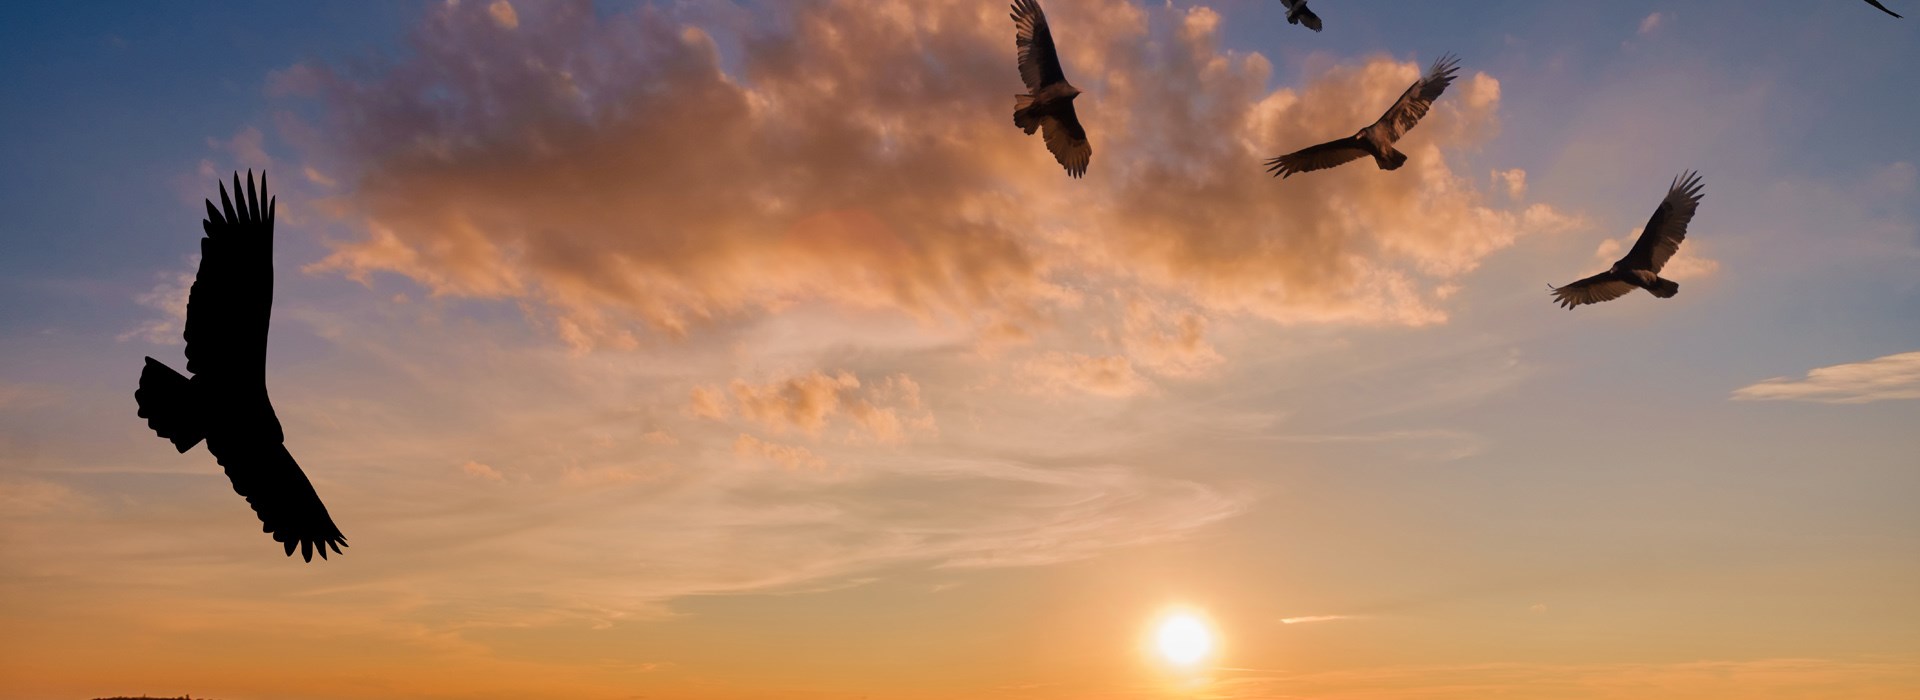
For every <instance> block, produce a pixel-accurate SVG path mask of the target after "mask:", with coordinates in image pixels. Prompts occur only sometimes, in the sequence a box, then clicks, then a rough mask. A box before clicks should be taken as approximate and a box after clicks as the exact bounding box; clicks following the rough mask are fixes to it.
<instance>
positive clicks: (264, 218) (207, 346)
mask: <svg viewBox="0 0 1920 700" xmlns="http://www.w3.org/2000/svg"><path fill="white" fill-rule="evenodd" d="M233 196H234V199H239V200H240V202H239V206H238V207H235V205H234V202H233V200H232V199H229V198H228V197H227V188H226V185H221V186H220V208H218V209H216V208H214V206H213V200H207V218H206V220H204V221H202V222H200V227H201V228H202V229H203V230H205V231H206V234H207V237H206V238H202V239H200V270H199V272H198V273H196V274H195V275H194V279H193V288H192V290H191V291H189V292H188V293H187V324H186V332H185V335H186V339H187V371H188V372H190V373H193V374H195V375H200V374H207V373H212V374H214V375H216V376H222V377H226V378H232V379H234V380H236V381H244V382H248V383H252V382H256V381H257V382H258V383H259V384H260V385H261V386H262V387H264V386H265V385H266V381H267V376H266V371H267V317H268V315H269V314H270V313H271V312H272V308H273V214H274V207H275V200H274V199H272V198H271V195H269V194H267V180H266V176H265V174H264V173H263V174H262V175H261V178H260V190H259V192H257V193H256V192H255V191H254V188H253V172H252V171H248V172H247V186H246V189H245V190H242V189H240V174H239V173H234V175H233ZM262 199H265V203H266V206H264V207H262V206H261V201H262ZM224 381H225V380H224V379H223V383H224ZM263 391H264V389H263Z"/></svg>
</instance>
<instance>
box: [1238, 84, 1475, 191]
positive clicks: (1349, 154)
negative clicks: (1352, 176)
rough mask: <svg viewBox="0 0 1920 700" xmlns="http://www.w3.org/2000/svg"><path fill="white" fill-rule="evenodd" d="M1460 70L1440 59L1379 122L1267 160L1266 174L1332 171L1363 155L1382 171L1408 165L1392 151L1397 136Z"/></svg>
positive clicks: (1285, 175) (1409, 127)
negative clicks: (1327, 169) (1334, 138)
mask: <svg viewBox="0 0 1920 700" xmlns="http://www.w3.org/2000/svg"><path fill="white" fill-rule="evenodd" d="M1459 69H1460V61H1459V59H1456V58H1454V57H1453V55H1452V54H1448V55H1445V56H1441V57H1440V60H1438V61H1434V62H1433V67H1431V68H1428V69H1427V74H1426V75H1425V76H1423V77H1421V78H1420V79H1419V80H1415V81H1413V85H1411V86H1408V87H1407V91H1406V92H1404V93H1401V94H1400V99H1399V100H1397V101H1395V102H1394V103H1393V106H1392V107H1390V108H1388V109H1387V113H1386V114H1382V115H1380V119H1379V120H1377V121H1375V122H1374V123H1372V124H1369V125H1367V127H1366V128H1364V129H1361V130H1360V131H1359V132H1357V133H1355V134H1354V135H1352V136H1348V137H1346V138H1344V139H1340V140H1338V141H1328V142H1326V143H1323V144H1320V145H1318V146H1311V147H1308V148H1304V149H1301V150H1298V151H1294V152H1292V153H1288V154H1286V155H1284V156H1280V157H1278V158H1274V159H1272V160H1269V161H1267V172H1269V173H1272V174H1274V175H1277V176H1279V177H1281V178H1283V179H1284V178H1288V177H1292V176H1293V174H1294V173H1304V172H1307V171H1310V170H1321V169H1325V168H1331V167H1333V166H1336V165H1340V164H1342V163H1346V162H1348V161H1353V160H1358V159H1360V158H1361V157H1364V156H1373V162H1374V164H1376V165H1379V166H1380V169H1381V170H1397V169H1399V168H1400V166H1402V165H1405V164H1406V163H1407V154H1405V153H1401V152H1399V151H1397V150H1394V148H1393V144H1394V142H1395V141H1399V140H1400V137H1402V136H1405V135H1407V132H1408V131H1411V130H1413V125H1415V124H1418V123H1420V118H1421V117H1424V116H1427V110H1428V109H1430V108H1431V107H1432V106H1433V101H1434V100H1437V99H1440V93H1442V92H1445V91H1446V89H1447V86H1448V85H1452V84H1453V76H1454V72H1455V71H1458V70H1459Z"/></svg>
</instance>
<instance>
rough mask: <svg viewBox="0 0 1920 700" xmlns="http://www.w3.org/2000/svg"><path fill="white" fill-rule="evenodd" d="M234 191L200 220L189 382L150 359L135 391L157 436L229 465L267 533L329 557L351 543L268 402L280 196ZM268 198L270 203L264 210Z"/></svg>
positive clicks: (305, 553)
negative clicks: (201, 449) (202, 449)
mask: <svg viewBox="0 0 1920 700" xmlns="http://www.w3.org/2000/svg"><path fill="white" fill-rule="evenodd" d="M233 196H234V199H238V200H240V202H239V204H240V205H239V207H237V208H236V207H235V206H234V202H233V201H232V200H229V199H228V198H227V188H226V186H225V185H221V186H220V209H215V208H214V206H213V200H207V218H206V220H205V221H202V222H200V226H201V228H203V229H205V230H206V233H207V237H206V238H202V239H200V271H199V273H198V274H197V275H196V276H195V277H194V280H193V289H192V290H191V291H190V292H188V295H187V327H186V338H187V371H188V372H192V373H193V378H192V379H188V378H186V377H184V376H181V374H180V373H179V372H175V371H174V370H173V368H171V367H168V366H166V365H165V364H162V363H161V362H160V361H158V360H155V359H153V358H151V357H149V358H147V364H146V367H145V368H144V369H142V370H141V372H140V389H139V390H138V391H135V392H134V393H133V398H134V401H136V402H138V403H139V404H140V417H141V418H145V419H147V426H148V427H150V428H152V429H153V432H155V433H158V434H159V435H160V437H163V438H166V439H168V440H170V441H172V442H173V446H174V448H175V449H177V450H179V451H181V452H186V451H187V450H189V449H192V448H193V446H194V445H195V444H198V443H199V442H200V441H201V440H205V441H206V443H207V451H208V452H212V453H213V457H214V460H215V461H218V462H219V463H220V466H222V467H224V468H226V471H227V479H228V480H230V481H232V482H233V490H234V491H236V492H239V494H240V495H241V496H244V497H246V499H247V503H249V504H252V506H253V511H254V513H255V514H257V515H258V516H260V522H261V524H262V526H263V527H262V528H261V530H262V531H263V532H268V533H272V534H273V539H274V540H276V541H278V542H280V543H281V544H283V545H285V546H286V549H287V556H293V550H294V547H296V546H297V547H299V548H300V556H301V558H303V559H305V560H307V561H313V550H315V549H318V550H320V558H321V559H325V558H327V548H328V547H332V548H333V551H334V553H336V554H338V553H340V548H341V547H344V546H346V543H347V538H346V537H343V536H341V534H340V528H338V527H336V526H334V524H333V518H332V517H329V516H328V515H327V507H326V506H325V505H323V504H322V503H320V496H319V494H316V493H314V491H313V484H312V483H311V482H308V481H307V475H306V474H305V473H304V472H301V471H300V465H299V464H296V463H295V462H294V461H293V455H292V454H289V453H288V452H287V447H286V445H285V444H284V442H285V436H284V435H283V434H282V433H281V432H280V419H279V418H277V417H275V416H274V414H273V404H272V403H271V402H269V401H268V400H267V321H268V317H269V316H270V315H271V313H272V310H273V309H272V307H273V215H274V207H275V204H276V200H275V199H274V198H272V197H271V196H269V195H268V194H267V177H266V173H264V172H263V173H261V175H260V190H259V192H258V193H257V194H256V193H255V192H254V189H253V171H251V170H249V171H247V188H246V190H245V191H244V192H242V191H241V189H240V174H239V173H234V174H233ZM263 199H264V200H265V202H266V206H265V207H262V206H261V201H262V200H263Z"/></svg>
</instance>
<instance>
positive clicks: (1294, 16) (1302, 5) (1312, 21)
mask: <svg viewBox="0 0 1920 700" xmlns="http://www.w3.org/2000/svg"><path fill="white" fill-rule="evenodd" d="M1280 4H1282V5H1286V6H1287V24H1304V25H1307V28H1308V29H1311V30H1314V31H1316V32H1317V31H1320V15H1316V14H1314V13H1313V10H1309V9H1307V0H1280Z"/></svg>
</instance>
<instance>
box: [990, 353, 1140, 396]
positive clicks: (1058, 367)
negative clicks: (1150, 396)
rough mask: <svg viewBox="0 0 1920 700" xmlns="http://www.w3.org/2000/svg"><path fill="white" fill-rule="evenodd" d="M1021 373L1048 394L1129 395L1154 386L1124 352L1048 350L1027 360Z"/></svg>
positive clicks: (1035, 386) (1041, 391)
mask: <svg viewBox="0 0 1920 700" xmlns="http://www.w3.org/2000/svg"><path fill="white" fill-rule="evenodd" d="M1021 374H1022V377H1023V379H1024V380H1026V382H1027V386H1029V387H1030V388H1031V389H1030V390H1032V391H1036V392H1040V393H1046V394H1067V393H1086V394H1096V395H1100V396H1110V397H1116V398H1117V397H1125V396H1133V395H1135V394H1140V393H1143V392H1145V391H1147V390H1149V389H1151V388H1152V387H1153V384H1152V383H1151V382H1148V381H1147V380H1146V379H1145V378H1144V377H1141V376H1140V374H1139V373H1138V372H1135V371H1133V362H1132V361H1130V360H1128V359H1127V358H1126V357H1123V356H1120V355H1108V356H1093V355H1083V354H1080V353H1068V352H1048V353H1045V354H1043V355H1040V356H1038V357H1035V358H1032V359H1030V360H1027V361H1026V362H1025V363H1024V365H1023V366H1022V370H1021Z"/></svg>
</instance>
